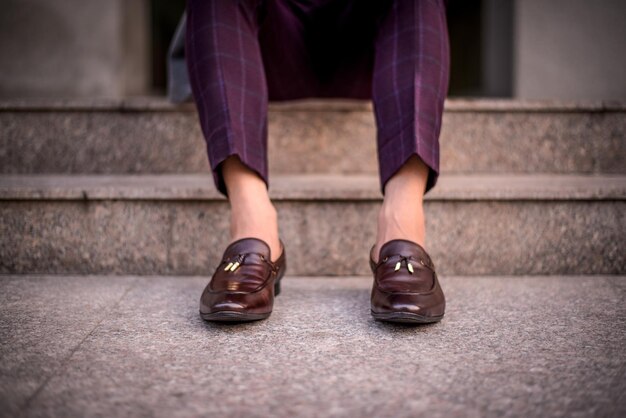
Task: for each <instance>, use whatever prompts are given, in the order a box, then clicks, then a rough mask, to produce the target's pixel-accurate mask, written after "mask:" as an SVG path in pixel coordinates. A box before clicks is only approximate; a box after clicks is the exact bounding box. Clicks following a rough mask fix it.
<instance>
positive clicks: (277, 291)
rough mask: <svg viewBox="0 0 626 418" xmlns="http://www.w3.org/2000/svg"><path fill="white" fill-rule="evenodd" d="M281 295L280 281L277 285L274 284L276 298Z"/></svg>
mask: <svg viewBox="0 0 626 418" xmlns="http://www.w3.org/2000/svg"><path fill="white" fill-rule="evenodd" d="M279 293H280V280H277V281H276V283H274V296H278V294H279Z"/></svg>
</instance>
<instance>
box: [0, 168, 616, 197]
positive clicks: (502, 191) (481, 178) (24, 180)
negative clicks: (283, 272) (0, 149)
mask: <svg viewBox="0 0 626 418" xmlns="http://www.w3.org/2000/svg"><path fill="white" fill-rule="evenodd" d="M379 186H380V184H379V179H378V177H376V176H374V175H366V174H361V175H358V174H357V175H354V174H353V175H333V174H304V175H278V176H276V177H274V178H273V179H272V180H271V181H270V190H269V193H270V197H271V198H272V199H274V200H298V201H300V200H307V201H308V200H312V201H319V200H332V201H343V200H349V201H352V200H377V201H378V200H381V199H382V195H381V192H380V187H379ZM172 199H175V200H218V201H221V200H225V197H224V196H223V195H221V194H220V193H219V192H218V191H217V190H216V189H215V187H214V186H213V179H212V178H211V177H210V175H202V174H197V175H194V174H188V175H185V174H179V175H172V174H168V175H80V176H78V175H41V174H35V175H0V200H172ZM425 199H426V200H476V199H479V200H485V199H497V200H506V199H514V200H624V199H626V176H622V175H604V176H589V175H554V174H547V175H546V174H535V175H528V174H527V175H520V174H515V175H510V174H509V175H480V174H472V175H469V174H468V175H454V174H451V175H441V176H440V178H439V181H438V183H437V187H436V188H435V189H432V190H431V191H430V192H429V193H427V194H426V196H425Z"/></svg>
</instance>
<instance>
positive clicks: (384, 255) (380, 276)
mask: <svg viewBox="0 0 626 418" xmlns="http://www.w3.org/2000/svg"><path fill="white" fill-rule="evenodd" d="M373 251H374V247H372V249H371V250H370V260H369V261H370V268H371V270H372V273H373V274H374V285H373V286H372V295H371V307H372V316H373V317H374V319H377V320H380V321H388V322H408V323H416V324H427V323H431V322H437V321H440V320H441V319H442V318H443V315H444V311H445V308H446V301H445V297H444V295H443V290H442V289H441V286H440V285H439V280H438V279H437V273H436V272H435V266H434V264H433V262H432V260H431V259H430V256H429V255H428V253H426V250H425V249H424V248H423V247H422V246H421V245H419V244H417V243H416V242H413V241H408V240H404V239H394V240H391V241H388V242H386V243H385V244H383V246H382V247H381V249H380V256H379V258H378V263H375V262H374V259H373V257H372V252H373Z"/></svg>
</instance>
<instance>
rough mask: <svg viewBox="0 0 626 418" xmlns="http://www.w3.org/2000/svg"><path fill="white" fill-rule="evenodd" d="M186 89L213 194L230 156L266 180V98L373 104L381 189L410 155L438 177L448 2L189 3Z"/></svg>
mask: <svg viewBox="0 0 626 418" xmlns="http://www.w3.org/2000/svg"><path fill="white" fill-rule="evenodd" d="M187 14H188V15H187V30H186V34H185V50H186V51H188V52H187V54H188V59H187V69H188V73H189V79H190V83H191V90H192V93H193V97H194V101H195V102H196V106H197V109H198V116H199V119H200V124H201V127H202V132H203V134H204V137H205V139H206V143H207V151H208V157H209V163H210V166H211V170H212V173H213V179H214V182H215V186H216V187H217V189H218V190H219V191H220V192H221V193H222V194H223V195H225V196H227V190H226V185H225V183H224V180H223V177H222V175H221V171H220V163H221V162H222V161H224V160H225V159H226V158H227V157H228V156H230V155H238V156H239V158H240V159H241V161H242V162H243V163H244V164H245V165H246V166H248V167H249V168H251V169H252V170H253V171H255V172H256V173H258V174H259V175H260V176H261V178H262V179H263V180H264V181H265V184H266V186H267V187H269V182H268V159H267V105H268V101H282V100H292V99H299V98H312V97H319V98H332V97H336V98H352V99H371V100H372V102H373V108H374V113H375V119H376V126H377V139H376V140H377V153H378V164H379V177H380V188H381V192H382V193H383V194H384V186H385V183H386V182H387V180H389V178H391V177H392V176H393V174H395V172H396V171H397V170H398V169H399V168H400V167H401V166H402V164H404V162H405V161H406V160H407V159H408V158H409V157H410V156H411V155H413V154H417V155H418V156H419V157H420V158H421V159H422V161H424V163H425V164H426V165H427V166H428V167H429V175H428V180H427V184H426V192H428V191H429V190H430V189H431V188H432V187H434V186H435V183H436V182H437V178H438V176H439V133H440V130H441V120H442V113H443V104H444V99H445V97H446V95H447V92H448V82H449V62H450V56H449V41H448V28H447V22H446V15H445V3H444V0H377V1H371V2H370V1H364V0H188V2H187Z"/></svg>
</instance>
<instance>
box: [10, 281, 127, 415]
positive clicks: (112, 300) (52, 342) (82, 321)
mask: <svg viewBox="0 0 626 418" xmlns="http://www.w3.org/2000/svg"><path fill="white" fill-rule="evenodd" d="M133 283H134V279H133V278H128V277H107V278H106V279H104V280H103V279H102V278H100V277H71V276H64V277H32V276H0V288H1V291H0V415H1V416H17V415H18V412H19V410H20V409H21V408H23V407H25V406H26V405H28V403H29V402H30V401H31V399H32V397H33V396H34V395H35V394H36V393H38V391H39V390H40V389H41V387H42V386H43V385H45V384H46V383H47V382H48V380H49V379H50V378H51V377H52V376H53V375H54V373H55V372H56V371H57V370H59V369H62V368H63V367H65V365H66V362H67V359H68V358H69V357H70V356H71V355H72V354H73V353H74V351H75V350H76V348H77V347H78V346H79V345H80V344H81V343H82V342H83V341H84V339H85V338H86V337H87V335H89V334H90V333H91V332H93V330H94V329H95V328H96V327H97V326H98V324H100V322H101V321H102V320H103V319H104V318H105V317H106V316H107V313H110V311H111V309H112V308H113V306H114V305H115V304H116V303H117V302H119V300H120V299H121V297H122V296H123V295H124V293H125V292H127V291H128V290H129V289H130V288H131V286H132V284H133Z"/></svg>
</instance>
